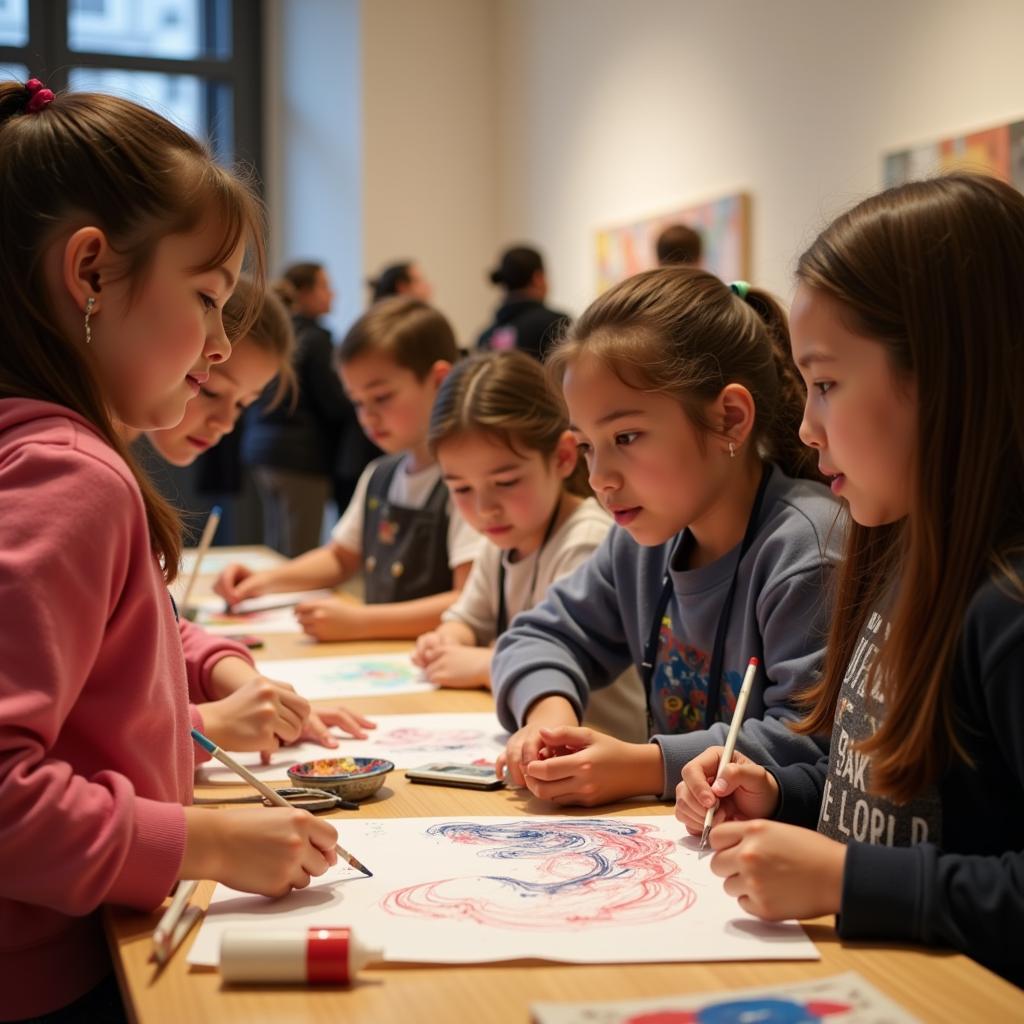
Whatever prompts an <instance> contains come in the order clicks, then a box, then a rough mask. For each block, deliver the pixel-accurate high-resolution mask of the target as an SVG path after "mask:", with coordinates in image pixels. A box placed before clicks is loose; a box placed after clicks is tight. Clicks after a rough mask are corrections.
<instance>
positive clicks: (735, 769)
mask: <svg viewBox="0 0 1024 1024" xmlns="http://www.w3.org/2000/svg"><path fill="white" fill-rule="evenodd" d="M722 753H723V748H722V747H708V749H707V750H705V751H704V752H703V753H702V754H699V755H698V756H697V757H695V758H694V759H693V760H692V761H689V762H688V763H687V764H685V765H684V766H683V781H682V782H680V783H679V785H678V786H676V817H677V818H678V819H679V820H680V821H681V822H682V823H683V824H684V825H685V826H686V831H687V832H689V833H690V835H694V836H699V835H700V834H701V833H702V832H703V831H704V816H705V814H706V813H707V811H708V808H709V807H714V806H715V801H716V800H718V801H720V803H719V805H718V809H717V810H716V811H715V816H714V818H713V819H712V824H713V825H718V824H720V823H721V822H723V821H745V820H749V819H750V818H768V817H771V815H773V814H774V813H775V808H776V807H778V806H779V786H778V783H777V782H776V781H775V777H774V776H773V775H772V774H771V772H768V771H765V769H764V768H762V767H761V766H760V765H759V764H755V763H754V762H753V761H751V760H750V758H749V757H744V756H743V755H742V754H740V753H738V752H737V753H734V754H733V755H732V762H731V763H730V764H727V765H726V766H725V771H724V772H723V773H722V777H721V778H720V779H719V780H718V781H717V782H716V781H715V776H716V775H717V774H718V763H719V761H721V759H722Z"/></svg>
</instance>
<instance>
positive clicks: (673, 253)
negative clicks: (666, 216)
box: [655, 224, 704, 267]
mask: <svg viewBox="0 0 1024 1024" xmlns="http://www.w3.org/2000/svg"><path fill="white" fill-rule="evenodd" d="M655 250H656V254H657V257H658V266H659V267H670V266H674V265H677V264H680V263H692V264H693V265H694V266H695V267H696V266H700V258H701V255H702V254H703V251H704V243H703V241H702V239H701V237H700V234H699V233H698V232H697V231H694V230H693V228H691V227H687V226H686V225H685V224H670V225H669V226H668V227H667V228H665V229H664V231H662V233H661V234H660V235H658V241H657V243H656V245H655Z"/></svg>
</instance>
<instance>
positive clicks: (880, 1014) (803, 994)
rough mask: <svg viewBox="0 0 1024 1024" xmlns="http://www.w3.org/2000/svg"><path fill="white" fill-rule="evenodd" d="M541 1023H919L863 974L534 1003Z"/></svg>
mask: <svg viewBox="0 0 1024 1024" xmlns="http://www.w3.org/2000/svg"><path fill="white" fill-rule="evenodd" d="M530 1010H531V1017H532V1019H533V1020H535V1021H536V1022H537V1024H744V1022H754V1021H756V1022H757V1024H880V1022H882V1021H884V1022H885V1024H914V1022H915V1021H916V1018H914V1017H911V1016H910V1014H908V1013H906V1012H905V1011H904V1010H903V1008H902V1007H900V1006H898V1005H897V1004H896V1003H894V1002H892V1001H891V1000H890V999H889V998H888V997H887V996H885V995H884V994H883V993H881V992H879V991H878V989H876V988H874V986H872V985H871V984H870V983H869V982H867V981H866V980H865V979H864V978H862V977H861V976H860V975H859V974H855V973H854V972H852V971H850V972H848V973H846V974H840V975H836V976H833V977H830V978H818V979H816V980H814V981H810V982H803V983H797V984H793V983H790V984H788V985H774V986H772V987H770V988H761V989H741V990H739V991H736V990H733V991H730V992H716V993H704V994H691V993H687V994H685V995H676V996H661V997H659V998H657V999H644V1000H629V1001H625V1002H616V1003H534V1004H533V1005H532V1006H531V1007H530Z"/></svg>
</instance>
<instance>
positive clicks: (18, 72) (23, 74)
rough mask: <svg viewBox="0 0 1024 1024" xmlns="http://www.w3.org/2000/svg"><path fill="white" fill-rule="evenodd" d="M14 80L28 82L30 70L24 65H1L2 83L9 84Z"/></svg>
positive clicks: (0, 80)
mask: <svg viewBox="0 0 1024 1024" xmlns="http://www.w3.org/2000/svg"><path fill="white" fill-rule="evenodd" d="M12 78H13V79H14V80H15V81H17V82H27V81H28V68H27V67H25V65H24V64H0V82H9V81H10V80H11V79H12Z"/></svg>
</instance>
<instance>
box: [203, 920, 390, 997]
mask: <svg viewBox="0 0 1024 1024" xmlns="http://www.w3.org/2000/svg"><path fill="white" fill-rule="evenodd" d="M383 959H384V952H383V950H381V949H376V948H373V947H371V946H367V945H366V944H365V943H363V942H361V941H360V940H359V936H357V935H355V934H354V933H353V931H352V929H351V928H306V929H304V930H295V931H274V930H270V931H261V930H260V929H258V928H230V929H228V930H227V931H226V932H224V934H223V935H222V936H221V940H220V976H221V977H222V978H223V979H224V981H226V982H228V983H229V984H249V985H254V984H256V985H279V984H292V985H349V984H351V983H352V982H353V981H354V980H355V977H356V975H357V974H358V973H359V971H360V970H362V969H363V968H364V967H365V966H366V965H367V964H370V963H375V962H377V961H379V960H383Z"/></svg>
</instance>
